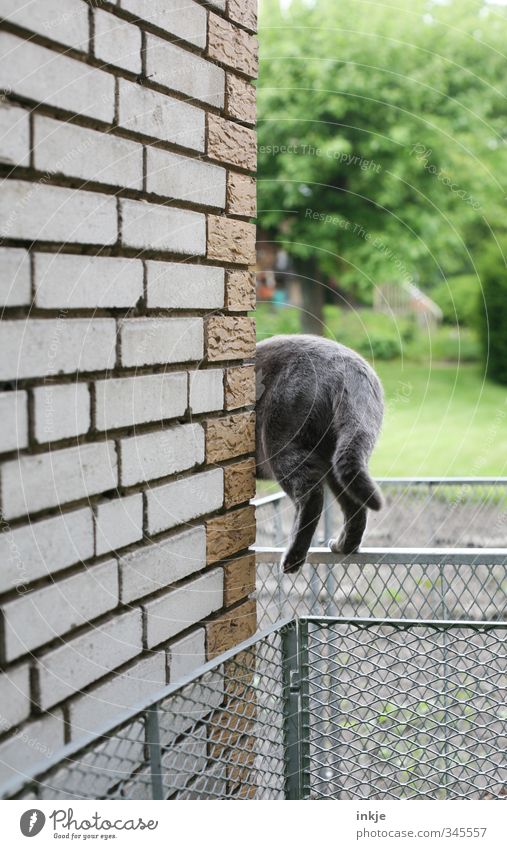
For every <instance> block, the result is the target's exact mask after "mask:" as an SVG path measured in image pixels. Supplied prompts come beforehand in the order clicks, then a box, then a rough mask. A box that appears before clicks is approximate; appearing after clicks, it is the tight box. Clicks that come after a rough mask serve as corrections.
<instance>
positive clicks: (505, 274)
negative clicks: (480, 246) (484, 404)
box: [479, 242, 507, 385]
mask: <svg viewBox="0 0 507 849" xmlns="http://www.w3.org/2000/svg"><path fill="white" fill-rule="evenodd" d="M505 256H507V243H506V242H504V243H503V245H502V246H501V249H499V248H498V246H497V245H494V246H492V247H491V249H490V250H489V251H487V252H486V253H485V254H484V255H483V258H482V261H481V262H480V264H479V270H480V274H481V282H482V290H483V295H484V302H485V303H484V304H483V303H481V304H480V316H481V321H480V335H481V342H482V351H483V356H484V360H485V363H486V374H487V376H488V377H490V378H491V379H492V380H495V381H496V382H497V383H501V384H503V385H507V268H506V264H505V262H506V261H505V258H504V257H505ZM481 302H482V298H481Z"/></svg>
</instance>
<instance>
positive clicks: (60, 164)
mask: <svg viewBox="0 0 507 849" xmlns="http://www.w3.org/2000/svg"><path fill="white" fill-rule="evenodd" d="M34 156H35V167H36V168H37V169H38V170H39V171H48V172H49V173H51V174H64V175H65V176H67V177H79V178H81V179H82V180H88V181H91V182H97V183H107V184H109V185H112V186H121V187H124V188H127V189H139V190H140V189H142V187H143V150H142V147H141V145H139V144H137V142H133V141H128V140H127V139H121V138H118V137H117V136H112V135H110V134H109V133H99V132H96V131H95V130H88V129H86V128H84V127H78V126H76V125H75V124H69V123H66V122H65V121H55V120H53V119H52V118H45V117H44V116H42V115H36V116H35V120H34Z"/></svg>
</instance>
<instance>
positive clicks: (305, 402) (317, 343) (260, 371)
mask: <svg viewBox="0 0 507 849" xmlns="http://www.w3.org/2000/svg"><path fill="white" fill-rule="evenodd" d="M383 410H384V402H383V392H382V386H381V383H380V381H379V379H378V377H377V375H376V374H375V372H374V371H373V369H372V368H371V366H369V365H368V363H367V362H366V361H365V360H363V358H362V357H360V356H359V354H356V353H355V352H354V351H351V350H350V348H346V347H345V346H344V345H340V344H338V343H337V342H332V341H330V340H328V339H322V338H320V337H318V336H275V337H273V338H272V339H267V340H265V341H263V342H260V343H259V344H258V345H257V424H256V441H257V454H256V461H257V476H258V477H259V478H268V479H273V478H274V479H275V480H277V481H278V483H279V484H280V486H281V487H282V488H283V489H284V490H285V492H286V493H287V495H289V497H290V498H291V500H292V501H293V502H294V504H295V506H296V518H295V521H294V527H293V529H292V533H291V540H290V544H289V547H288V549H287V551H286V552H285V554H284V557H283V561H282V567H283V570H284V572H295V571H297V570H298V569H299V567H300V566H302V565H303V563H304V562H305V558H306V555H307V552H308V549H309V547H310V543H311V540H312V537H313V534H314V532H315V529H316V527H317V524H318V521H319V518H320V514H321V512H322V506H323V485H324V482H326V483H327V484H328V485H329V487H330V488H331V490H332V492H333V493H334V495H335V496H336V498H337V499H338V502H339V504H340V506H341V508H342V510H343V514H344V519H345V524H344V528H343V531H342V533H341V535H340V537H339V538H338V539H332V540H330V541H329V547H330V548H331V551H335V552H341V553H343V554H349V553H351V552H354V551H357V549H358V548H359V545H360V543H361V540H362V537H363V533H364V530H365V528H366V517H367V508H370V509H371V510H380V508H381V507H382V496H381V494H380V492H379V490H378V487H377V486H376V484H375V483H374V481H373V480H372V478H371V477H370V475H369V473H368V460H369V457H370V454H371V452H372V450H373V447H374V445H375V441H376V439H377V436H378V434H379V431H380V427H381V424H382V416H383Z"/></svg>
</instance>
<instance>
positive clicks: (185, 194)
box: [147, 147, 226, 209]
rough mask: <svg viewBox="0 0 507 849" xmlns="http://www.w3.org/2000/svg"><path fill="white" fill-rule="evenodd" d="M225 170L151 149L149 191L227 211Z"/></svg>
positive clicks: (149, 150)
mask: <svg viewBox="0 0 507 849" xmlns="http://www.w3.org/2000/svg"><path fill="white" fill-rule="evenodd" d="M225 183H226V171H225V168H220V167H219V166H218V165H208V163H207V162H201V161H200V160H199V159H189V158H188V157H187V156H178V155H177V154H176V153H168V152H167V151H166V150H160V149H159V148H156V147H149V148H148V158H147V190H148V191H149V192H153V193H154V194H156V195H163V196H164V197H170V198H176V199H177V200H187V201H189V202H190V203H202V204H205V205H206V206H214V207H219V208H220V209H223V208H224V207H225Z"/></svg>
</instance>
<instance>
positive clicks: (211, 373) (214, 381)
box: [188, 369, 224, 413]
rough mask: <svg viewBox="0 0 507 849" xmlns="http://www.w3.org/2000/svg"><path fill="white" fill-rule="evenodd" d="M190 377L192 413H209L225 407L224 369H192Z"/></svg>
mask: <svg viewBox="0 0 507 849" xmlns="http://www.w3.org/2000/svg"><path fill="white" fill-rule="evenodd" d="M188 378H189V387H190V411H191V412H192V413H209V412H211V411H212V410H221V409H222V408H223V405H224V373H223V371H222V369H206V370H203V371H191V372H190V374H189V376H188Z"/></svg>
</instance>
